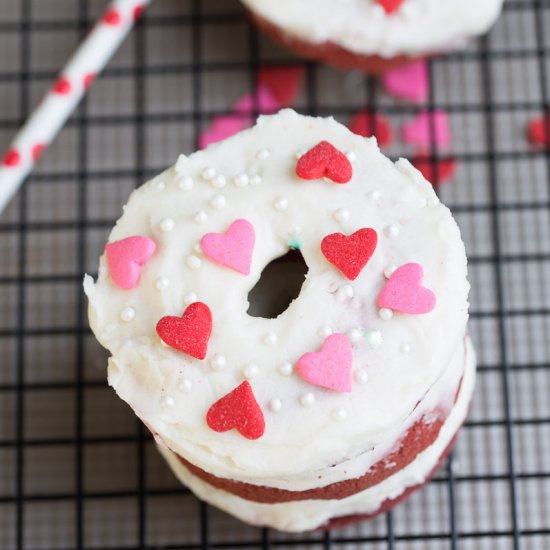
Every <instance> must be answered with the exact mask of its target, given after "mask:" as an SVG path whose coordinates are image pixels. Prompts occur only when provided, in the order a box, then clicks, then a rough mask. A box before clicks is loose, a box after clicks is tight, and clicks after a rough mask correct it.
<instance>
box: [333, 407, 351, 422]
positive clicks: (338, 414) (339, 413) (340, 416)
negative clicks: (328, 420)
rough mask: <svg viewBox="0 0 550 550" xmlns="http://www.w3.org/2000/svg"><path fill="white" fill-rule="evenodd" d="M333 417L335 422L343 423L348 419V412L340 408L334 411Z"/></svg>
mask: <svg viewBox="0 0 550 550" xmlns="http://www.w3.org/2000/svg"><path fill="white" fill-rule="evenodd" d="M331 416H332V418H333V420H336V421H337V422H341V421H342V420H345V419H346V418H347V417H348V411H346V409H344V407H338V408H337V409H334V410H333V411H332V415H331Z"/></svg>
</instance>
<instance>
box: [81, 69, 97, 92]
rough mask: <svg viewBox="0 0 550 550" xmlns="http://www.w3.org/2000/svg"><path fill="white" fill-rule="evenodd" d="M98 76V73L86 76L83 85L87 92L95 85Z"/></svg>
mask: <svg viewBox="0 0 550 550" xmlns="http://www.w3.org/2000/svg"><path fill="white" fill-rule="evenodd" d="M96 77H97V74H96V73H87V74H85V75H84V78H83V79H82V85H83V86H84V89H85V90H89V89H90V86H91V85H92V84H93V83H94V80H95V79H96Z"/></svg>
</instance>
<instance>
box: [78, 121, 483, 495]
mask: <svg viewBox="0 0 550 550" xmlns="http://www.w3.org/2000/svg"><path fill="white" fill-rule="evenodd" d="M323 141H328V142H329V143H330V144H331V146H332V147H334V149H336V151H338V152H339V153H340V154H341V155H342V157H343V156H344V155H345V162H344V161H343V160H342V158H340V157H338V158H339V159H340V160H339V162H340V161H341V162H342V163H343V165H344V164H345V163H346V162H349V163H350V165H351V177H350V180H349V182H340V183H335V181H334V179H337V178H338V177H339V176H338V175H334V174H330V177H332V178H334V179H332V180H331V179H328V178H315V177H314V178H313V179H303V177H299V176H298V175H297V164H299V163H300V161H299V160H298V159H299V158H302V159H304V158H305V159H307V158H308V157H305V156H304V153H305V152H307V151H310V150H311V149H312V148H314V147H315V146H316V145H318V144H319V143H320V142H323ZM303 162H304V161H302V164H303ZM331 162H332V161H331ZM298 171H300V170H298ZM313 175H314V176H315V174H313ZM340 175H341V174H340ZM343 179H345V178H343ZM238 220H244V221H246V223H247V224H249V225H250V226H251V227H252V228H253V231H254V242H253V245H252V252H251V255H250V258H249V263H250V265H249V272H247V269H245V268H243V267H242V265H243V264H242V263H241V264H238V265H237V266H236V265H235V261H234V260H235V259H234V258H232V259H231V258H230V259H229V260H227V258H225V260H224V261H225V262H226V264H225V265H224V264H223V263H220V258H219V257H218V260H217V261H213V259H212V257H211V256H210V254H211V251H209V255H206V254H205V253H204V251H203V250H201V246H200V243H201V242H202V243H203V246H205V244H204V243H205V242H207V241H205V240H204V239H205V235H207V234H214V233H217V234H223V233H225V232H227V231H228V229H229V228H230V227H232V224H234V223H235V222H236V221H238ZM365 228H370V229H373V230H374V231H375V232H376V234H377V237H378V242H377V244H376V247H375V250H374V252H373V253H372V255H371V257H370V258H369V259H368V261H367V263H366V264H365V265H364V267H363V268H362V269H361V270H360V272H359V274H358V275H357V277H356V278H355V279H353V280H350V278H348V277H347V276H346V275H345V274H344V273H343V272H342V271H341V270H340V269H338V268H337V267H336V266H335V265H334V264H333V263H331V262H330V261H329V260H328V259H327V257H326V256H325V255H324V254H323V251H322V249H321V243H322V241H323V239H324V238H325V237H326V236H327V235H332V234H335V233H343V234H345V235H351V234H353V233H354V232H356V231H358V230H362V229H365ZM245 233H246V230H245ZM136 236H139V237H141V238H142V239H145V240H143V241H139V242H141V243H142V244H141V245H140V244H139V242H138V249H136V250H134V249H131V250H128V249H127V248H124V250H126V252H125V253H127V254H129V255H131V254H138V253H139V254H141V255H140V256H139V261H137V260H136V262H134V263H135V265H133V266H132V268H133V267H136V266H137V267H136V268H138V269H139V277H138V278H137V280H136V279H135V278H134V279H132V281H133V283H134V286H132V287H131V288H121V287H120V284H119V285H117V284H116V282H115V279H116V277H117V276H118V275H120V274H118V275H115V278H113V273H112V270H113V265H112V262H109V263H108V262H107V257H106V256H105V255H104V256H103V257H102V258H101V262H100V268H99V275H98V280H97V282H95V283H94V282H93V280H92V279H91V278H90V277H86V280H85V290H86V293H87V295H88V297H89V301H90V306H89V313H90V322H91V326H92V329H93V331H94V333H95V334H96V336H97V338H98V340H99V341H100V342H101V343H102V344H103V345H104V346H105V347H106V348H107V349H108V350H109V352H110V353H111V358H110V360H109V369H108V374H109V383H110V384H111V385H112V386H113V387H114V389H115V390H116V391H117V393H118V394H119V395H120V397H121V398H122V399H124V400H125V401H126V402H127V403H128V404H129V405H130V406H131V407H132V409H133V410H134V411H135V412H136V414H137V415H138V416H139V417H140V418H141V419H142V420H143V421H144V422H145V423H146V424H147V426H148V427H149V428H150V429H151V431H152V432H153V433H154V434H155V435H156V438H157V441H158V442H159V443H161V444H163V445H165V446H166V447H168V448H169V449H170V450H171V451H173V452H174V453H176V454H178V455H181V456H182V457H184V458H185V459H186V460H188V461H189V462H190V463H192V464H194V465H196V466H198V467H200V468H202V469H203V470H205V471H207V472H211V473H213V474H215V475H216V476H218V477H221V478H227V479H231V480H237V481H241V482H244V483H252V484H256V485H261V486H266V487H275V488H277V487H278V488H283V489H290V490H307V489H311V488H315V487H319V486H324V485H329V484H330V483H334V482H338V481H343V480H347V479H353V478H354V477H357V476H358V475H361V474H363V473H364V472H365V471H367V470H368V468H369V467H370V466H371V465H372V464H374V463H375V462H376V461H378V460H379V459H381V458H382V457H383V456H385V455H386V454H387V453H388V452H389V451H390V450H391V448H392V446H394V445H395V444H396V443H397V442H398V441H399V440H400V438H401V437H402V436H403V435H404V433H406V431H407V429H408V428H409V427H410V426H411V425H412V424H413V422H414V421H415V419H419V418H421V417H422V416H423V415H425V414H427V413H429V412H431V411H433V410H434V408H435V407H439V408H443V409H444V415H443V417H444V418H445V417H447V416H448V415H449V414H450V412H451V410H452V409H453V403H454V397H455V394H456V388H457V385H458V384H459V382H460V379H461V377H462V376H463V374H464V368H465V363H466V360H465V358H464V343H463V339H464V332H465V326H466V321H467V318H468V313H467V307H468V304H467V296H468V290H469V285H468V283H467V280H466V256H465V251H464V246H463V243H462V240H461V238H460V232H459V230H458V227H457V225H456V223H455V222H454V220H453V218H452V216H451V214H450V212H449V210H448V209H447V208H446V207H444V206H443V205H441V204H440V202H439V200H438V199H437V197H436V195H435V193H434V191H433V188H432V186H431V185H430V184H429V183H428V182H427V181H426V180H424V179H423V177H422V176H421V174H420V173H419V172H418V171H416V170H415V169H414V168H413V167H412V166H411V165H410V164H409V163H408V162H407V161H406V160H400V161H398V162H397V163H395V164H394V163H392V162H391V161H390V160H389V159H387V158H386V157H385V156H384V155H382V154H381V153H380V151H379V149H378V147H377V144H376V141H375V140H374V139H365V138H362V137H360V136H357V135H355V134H353V133H351V132H350V131H349V130H347V129H346V128H345V127H344V126H342V125H340V124H338V123H337V122H335V121H334V120H333V119H331V118H327V119H322V118H311V117H304V116H300V115H297V114H296V113H295V112H293V111H291V110H285V111H281V113H279V114H278V115H275V116H269V117H261V118H260V119H259V122H258V124H257V125H256V126H255V127H254V128H252V129H250V130H247V131H244V132H242V133H240V134H239V135H237V136H235V137H233V138H230V139H228V140H226V141H224V142H222V143H219V144H215V145H212V146H210V147H208V148H207V149H205V150H203V151H200V152H197V153H194V154H193V155H191V156H189V157H184V156H181V157H180V158H179V159H178V161H177V163H176V165H175V166H173V167H171V168H169V169H168V170H166V171H165V172H163V173H162V174H160V175H159V176H157V177H156V178H154V179H153V180H151V181H150V182H148V183H146V184H145V185H143V186H142V187H141V188H139V189H137V190H136V191H135V192H134V193H133V194H132V195H131V197H130V199H129V201H128V204H127V205H126V206H125V207H124V214H123V216H122V217H121V218H120V219H119V220H118V222H117V224H116V226H115V228H114V229H113V231H112V233H111V235H110V237H109V242H110V243H111V244H110V245H108V250H109V247H112V246H113V244H115V246H117V245H116V243H121V242H128V241H125V239H128V238H129V237H136ZM135 242H137V241H132V243H135ZM150 242H152V243H154V247H153V246H151V245H150ZM144 243H145V244H144ZM147 243H149V244H147ZM239 243H240V244H241V248H243V247H244V248H246V247H247V246H249V245H250V242H249V241H239ZM133 245H134V244H132V246H133ZM118 246H119V247H120V246H121V245H120V244H119V245H118ZM139 246H144V247H145V248H139ZM153 248H154V250H153V252H152V253H151V254H149V253H150V252H151V249H153ZM291 248H298V249H299V251H300V253H301V254H302V255H303V258H304V260H305V262H306V264H307V267H308V273H307V276H306V279H305V282H304V284H303V286H302V288H301V292H300V294H299V296H298V298H297V299H296V300H294V301H293V302H292V303H291V304H290V306H289V307H288V309H287V310H286V311H285V312H284V313H282V314H281V315H279V316H278V317H277V318H273V319H267V318H260V317H252V316H250V315H249V314H248V313H247V310H248V308H249V303H248V298H247V297H248V293H249V292H250V290H251V289H252V288H253V287H254V285H255V284H256V282H257V281H258V280H259V278H260V276H261V273H262V271H263V269H264V268H265V267H266V265H268V264H269V263H270V262H271V261H272V260H274V259H275V258H278V257H281V256H283V255H284V254H285V253H287V252H288V251H289V250H290V249H291ZM237 250H238V247H237ZM240 252H242V250H240ZM136 257H137V256H136ZM241 260H242V258H241ZM228 263H229V264H231V265H227V264H228ZM245 264H246V262H245ZM413 264H414V265H418V266H420V267H421V269H422V271H423V279H422V283H421V284H422V286H423V287H425V288H426V289H429V291H430V292H432V293H433V295H434V296H435V298H436V302H435V307H433V309H431V310H430V311H428V312H422V313H417V314H415V313H412V312H409V313H402V312H400V311H397V310H395V311H393V312H392V310H390V309H388V308H382V309H381V308H380V307H379V306H378V299H379V297H380V295H381V292H382V290H383V289H384V288H385V287H386V285H387V284H388V280H389V279H388V277H391V275H392V273H395V272H396V268H400V267H402V266H407V265H413ZM236 267H241V269H237V268H236ZM115 271H116V269H115ZM117 273H118V272H117ZM390 280H391V279H390ZM119 283H120V280H119ZM123 286H124V285H123ZM197 303H201V304H205V305H206V306H207V308H208V309H209V311H210V312H211V334H209V338H207V346H206V347H204V346H199V348H200V349H199V348H193V349H188V348H185V346H183V348H182V349H186V350H187V351H182V350H181V349H175V347H174V346H175V343H174V340H173V338H172V337H173V336H174V334H176V333H170V330H172V329H170V330H169V331H168V332H169V334H168V336H167V335H166V334H165V333H164V332H163V331H162V330H160V332H157V328H158V324H159V321H161V320H163V319H165V318H178V317H181V316H182V314H183V313H184V311H186V308H188V307H189V305H190V304H195V306H196V304H197ZM432 306H433V304H432ZM201 307H202V306H201ZM195 309H196V308H195ZM199 309H200V308H199ZM203 313H204V311H203V312H202V313H201V312H200V311H199V312H198V316H197V317H196V318H194V319H195V320H194V321H193V323H195V324H194V325H193V326H195V328H196V329H197V330H200V331H205V330H206V328H205V326H206V324H208V323H207V316H206V317H205V316H204V315H203ZM197 319H198V320H197ZM205 319H206V320H205ZM174 322H175V321H174ZM176 324H177V323H176ZM207 328H208V327H207ZM201 334H202V332H201ZM334 334H338V335H342V338H341V339H342V340H343V341H345V342H347V344H345V345H349V347H350V349H351V355H352V360H351V372H350V373H349V381H350V382H351V385H350V387H349V388H348V387H344V386H342V387H338V389H330V388H328V387H321V386H320V385H318V384H314V383H311V382H310V381H307V379H304V377H303V376H300V375H299V374H298V372H297V368H296V365H297V364H298V363H299V360H300V359H301V358H302V357H303V356H304V354H306V353H308V352H309V353H311V352H319V350H320V349H321V348H322V346H323V344H324V343H326V342H327V341H328V339H329V337H330V336H331V335H334ZM176 336H177V334H176ZM171 338H172V339H171ZM166 342H168V344H169V345H167V344H166ZM179 344H181V342H179ZM179 344H178V345H179ZM203 352H204V359H202V358H201V357H202V356H203ZM471 370H472V371H473V360H472V367H471ZM344 374H345V373H344ZM470 377H473V372H472V373H471V374H470ZM243 382H247V385H246V387H248V384H249V385H250V388H251V390H252V393H253V396H254V399H255V402H256V404H257V406H258V408H259V410H260V414H261V415H262V419H263V422H264V425H265V427H264V430H263V431H262V433H260V432H259V431H257V430H256V431H253V432H250V431H249V432H248V433H245V434H244V435H243V433H242V432H239V431H237V430H235V429H229V430H228V431H223V432H221V431H216V430H217V428H216V429H213V426H216V424H215V423H212V422H210V420H209V421H207V416H208V414H209V411H210V410H211V408H212V407H213V405H214V404H215V403H217V402H218V401H219V400H220V399H221V398H223V397H224V396H226V395H228V394H229V393H231V392H232V391H233V390H234V389H235V388H237V387H240V386H241V385H242V384H243ZM348 390H350V391H348ZM470 394H471V387H470V390H469V391H468V395H467V397H465V398H464V399H465V400H466V401H469V395H470ZM465 407H466V406H465ZM463 417H464V415H462V416H461V418H460V419H459V420H460V421H459V422H458V421H457V426H455V427H454V428H456V429H457V428H458V425H459V424H460V423H461V422H462V420H463ZM217 420H218V421H219V420H220V418H218V419H217ZM222 420H223V418H222ZM255 420H257V419H255ZM249 427H250V426H249ZM456 429H455V431H456ZM453 433H454V432H453ZM258 434H259V435H258Z"/></svg>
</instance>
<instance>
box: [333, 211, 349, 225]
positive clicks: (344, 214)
mask: <svg viewBox="0 0 550 550" xmlns="http://www.w3.org/2000/svg"><path fill="white" fill-rule="evenodd" d="M350 217H351V213H350V211H349V210H348V209H347V208H338V210H336V211H335V212H334V219H335V220H336V221H337V222H339V223H343V222H347V221H348V220H349V219H350Z"/></svg>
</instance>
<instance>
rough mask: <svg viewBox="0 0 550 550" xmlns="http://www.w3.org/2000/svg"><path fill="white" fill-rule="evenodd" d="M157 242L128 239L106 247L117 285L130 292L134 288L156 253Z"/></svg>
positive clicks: (143, 239)
mask: <svg viewBox="0 0 550 550" xmlns="http://www.w3.org/2000/svg"><path fill="white" fill-rule="evenodd" d="M155 248H156V246H155V242H154V241H152V240H151V239H149V238H148V237H139V236H136V237H127V238H126V239H122V240H120V241H115V242H114V243H107V244H106V245H105V253H106V255H107V265H108V267H109V273H110V274H111V278H112V279H113V282H114V283H115V285H117V286H118V287H119V288H123V289H125V290H129V289H130V288H134V287H135V286H136V285H137V283H138V281H139V276H140V274H141V267H140V266H141V265H143V264H144V263H145V262H146V261H147V260H148V259H149V258H150V257H151V256H152V255H153V253H154V252H155Z"/></svg>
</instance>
